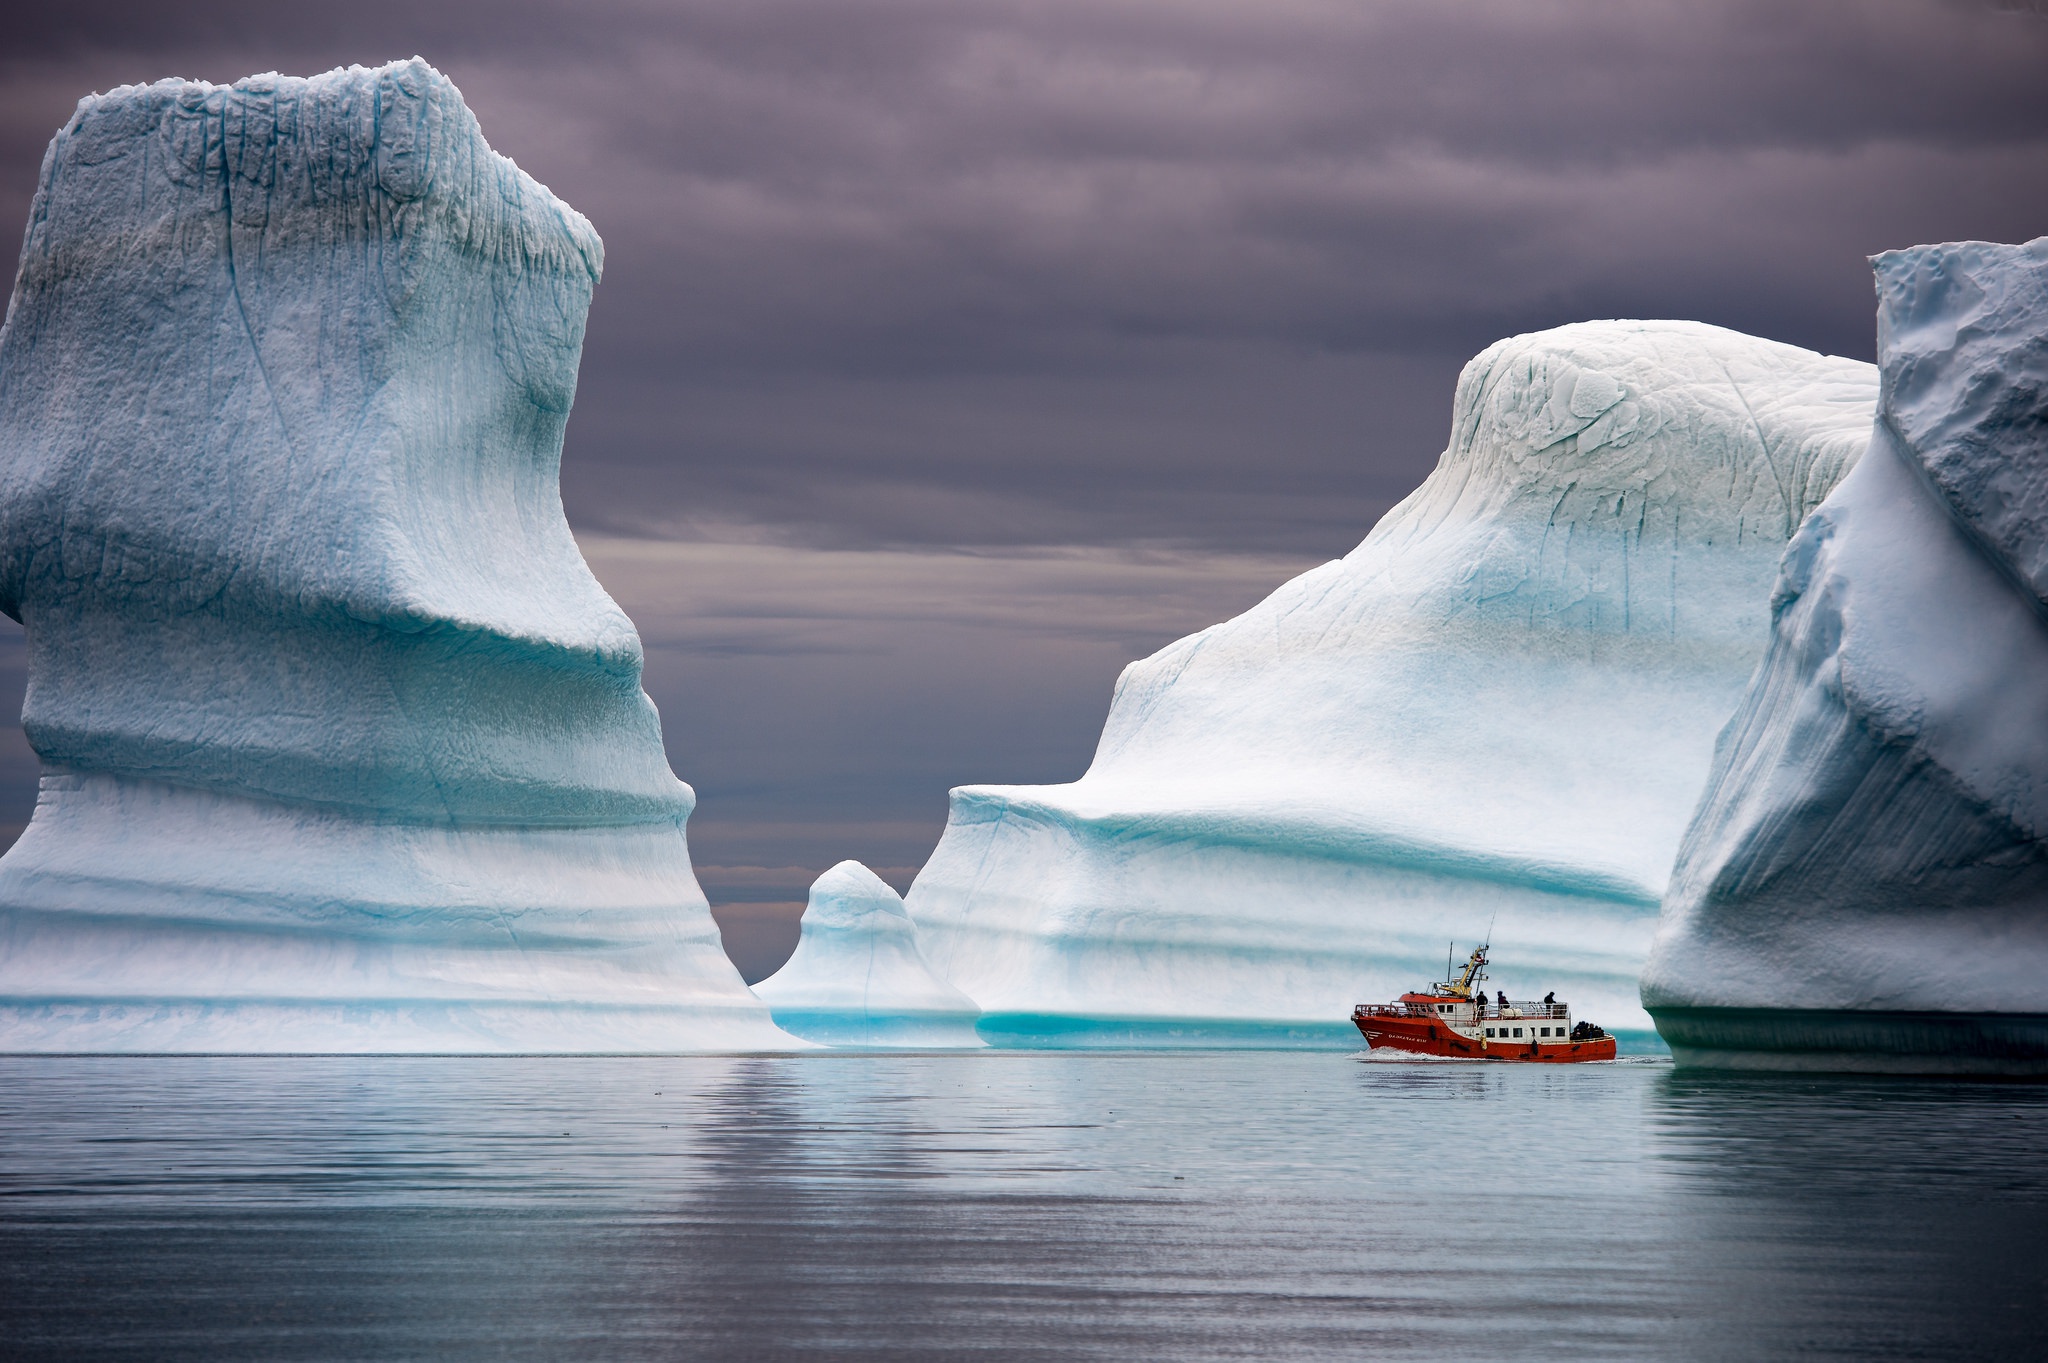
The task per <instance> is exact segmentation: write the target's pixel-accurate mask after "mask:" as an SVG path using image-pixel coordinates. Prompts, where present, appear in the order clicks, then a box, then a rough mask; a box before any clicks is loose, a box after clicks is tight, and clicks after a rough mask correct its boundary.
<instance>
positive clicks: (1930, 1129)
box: [0, 1052, 2048, 1363]
mask: <svg viewBox="0 0 2048 1363" xmlns="http://www.w3.org/2000/svg"><path fill="white" fill-rule="evenodd" d="M2044 1240H2048V1088H2044V1087H2042V1086H2037V1085H2019V1084H1991V1083H1964V1082H1942V1083H1925V1082H1916V1081H1898V1080H1885V1081H1877V1080H1857V1079H1813V1078H1806V1079H1778V1078H1742V1077H1715V1076H1698V1075H1693V1074H1688V1073H1681V1072H1677V1071H1674V1070H1673V1069H1672V1068H1671V1067H1670V1064H1669V1062H1668V1061H1660V1060H1640V1061H1627V1060H1624V1061H1620V1062H1617V1063H1614V1064H1608V1065H1591V1066H1583V1067H1575V1068H1571V1069H1549V1068H1543V1069H1538V1068H1535V1067H1528V1068H1521V1067H1510V1066H1497V1067H1479V1066H1470V1065H1459V1064H1443V1063H1437V1064H1429V1063H1398V1062H1387V1061H1378V1060H1364V1059H1361V1058H1359V1057H1357V1056H1352V1055H1345V1054H1342V1053H1317V1052H1283V1053H1255V1052H1206V1053H1205V1052H1168V1053H1142V1054H1140V1053H1132V1054H1073V1053H1063V1054H1050V1053H1026V1052H997V1053H986V1054H958V1053H954V1054H925V1055H852V1054H833V1055H806V1056H793V1057H775V1058H759V1057H718V1058H685V1059H504V1060H495V1059H493V1060H480V1059H346V1058H321V1059H305V1058H289V1059H253V1058H235V1059H161V1058H155V1059H30V1058H19V1057H15V1058H4V1059H0V1356H4V1357H6V1358H10V1359H16V1358H53V1359H93V1358H109V1359H114V1358H118V1359H149V1360H172V1359H207V1360H222V1359H264V1360H276V1359H399V1358H406V1359H413V1358H417V1359H465V1360H466V1359H547V1360H563V1359H671V1358H674V1359H760V1360H769V1359H784V1358H817V1357H826V1356H830V1357H851V1358H874V1359H889V1360H921V1359H979V1360H991V1361H993V1360H1002V1359H1013V1358H1015V1359H1025V1358H1029V1359H1086V1358H1115V1359H1171V1360H1202V1359H1260V1360H1266V1359H1292V1358H1411V1357H1412V1358H1430V1359H1436V1360H1462V1359H1471V1360H1475V1363H1496V1361H1498V1360H1508V1359H1524V1358H1557V1359H1589V1358H1610V1357H1611V1358H1621V1359H1665V1358H1669V1359H1731V1360H1737V1359H1739V1360H1756V1359H1770V1358H1787V1357H1817V1358H1844V1359H1859V1360H1862V1359H1892V1358H1958V1359H1960V1358H1972V1359H1976V1358H1990V1359H1994V1360H2000V1361H2001V1363H2003V1361H2005V1360H2017V1359H2033V1358H2040V1357H2043V1356H2044V1354H2048V1342H2044V1341H2048V1327H2044V1325H2043V1324H2042V1323H2041V1315H2042V1313H2043V1310H2044V1308H2048V1243H2044Z"/></svg>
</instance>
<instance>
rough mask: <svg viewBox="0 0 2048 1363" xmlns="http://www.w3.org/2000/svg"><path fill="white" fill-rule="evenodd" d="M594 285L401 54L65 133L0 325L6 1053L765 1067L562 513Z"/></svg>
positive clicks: (603, 599) (466, 124) (452, 106)
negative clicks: (668, 1058) (16, 662)
mask: <svg viewBox="0 0 2048 1363" xmlns="http://www.w3.org/2000/svg"><path fill="white" fill-rule="evenodd" d="M601 263H602V247H601V245H600V243H599V241H598V237H597V234H596V232H595V231H593V230H592V228H591V226H590V224H589V223H588V222H586V221H585V220H584V219H583V218H582V217H581V216H580V215H578V214H577V213H576V212H575V211H574V210H572V209H570V208H569V207H568V206H567V205H565V204H563V203H562V202H561V201H560V200H558V199H556V198H555V197H554V196H553V195H552V194H550V193H549V192H548V191H547V190H546V189H545V188H544V187H542V186H541V185H540V184H538V183H537V182H535V181H534V180H533V179H531V178H530V177H528V176H526V175H525V174H523V173H521V172H520V170H519V169H518V168H517V167H516V166H514V165H513V164H512V163H511V162H510V161H508V160H506V159H505V158H504V157H501V156H498V155H497V154H495V153H494V152H492V151H491V149H490V147H489V146H488V145H487V144H486V143H485V141H484V139H483V135H482V133H481V132H480V131H479V129H478V127H477V123H476V120H475V118H474V117H472V115H471V114H470V112H469V109H468V108H467V107H466V106H465V105H464V104H463V102H462V98H461V95H460V94H459V93H458V92H457V91H456V89H455V87H454V86H453V85H451V84H450V83H449V82H448V80H447V79H446V78H445V77H443V76H442V75H441V74H440V73H439V72H437V71H435V70H434V69H433V68H432V67H430V66H428V65H427V64H426V63H424V62H422V61H419V60H417V59H415V60H413V61H411V62H403V63H397V64H394V65H391V66H386V67H383V68H380V69H378V70H374V71H369V70H363V69H361V68H351V69H349V70H347V71H334V72H330V73H328V74H326V75H324V76H318V77H315V78H313V79H310V80H299V79H288V78H284V77H279V76H274V75H271V76H257V77H252V78H250V79H248V80H244V81H241V82H239V83H238V84H236V85H234V86H232V87H216V86H211V85H206V84H202V83H195V82H189V81H162V82H159V83H157V84H155V85H150V86H128V87H124V88H122V89H119V90H115V91H113V92H112V93H110V94H106V95H98V96H93V97H91V98H88V99H86V100H84V101H82V102H81V103H80V104H79V106H78V111H77V113H76V114H75V115H74V116H73V118H72V119H71V121H70V122H69V123H68V124H66V125H65V127H64V128H63V129H62V130H61V131H60V132H59V133H58V134H57V137H56V139H55V140H54V141H53V142H52V143H51V144H50V149H49V152H48V154H47V155H46V157H45V159H44V162H43V171H42V180H41V185H40V188H39V190H38V192H37V194H36V198H35V202H34V207H33V209H32V211H31V216H30V221H29V228H28V235H27V240H26V243H25V244H24V246H23V248H22V255H21V265H20V271H19V274H18V276H17V278H16V281H15V286H14V292H13V295H12V298H11V299H10V301H9V304H8V313H7V323H6V328H5V331H4V333H0V608H4V609H5V610H6V611H7V612H8V613H9V614H10V615H12V616H14V617H15V618H16V619H18V620H20V621H21V622H22V623H23V625H25V626H26V628H27V634H28V650H29V685H28V697H27V702H26V705H25V708H24V711H23V724H24V726H25V728H26V730H27V732H28V737H29V741H30V742H31V743H32V744H33V745H34V746H35V748H36V751H37V752H38V753H39V754H40V755H41V757H42V759H43V763H44V769H45V775H44V778H43V785H42V794H41V797H40V800H39V803H38V806H37V810H36V814H35V818H34V821H33V823H32V824H31V825H30V827H29V829H28V831H27V832H26V833H25V834H24V835H23V837H22V839H21V841H20V842H19V843H18V844H17V845H16V846H15V847H14V848H13V850H12V851H10V852H9V853H8V855H7V856H6V857H5V858H4V859H0V1049H10V1050H81V1049H87V1050H138V1049H139V1050H150V1051H172V1050H224V1051H246V1050H295V1051H325V1050H365V1049H374V1050H401V1051H402V1050H507V1049H511V1050H522V1051H560V1050H644V1049H661V1050H669V1049H693V1048H703V1047H726V1046H739V1045H747V1046H752V1045H773V1044H777V1043H781V1044H788V1039H787V1038H786V1037H784V1036H783V1035H782V1034H781V1033H780V1032H778V1031H777V1030H776V1029H775V1028H774V1027H773V1026H772V1024H771V1023H770V1021H769V1019H768V1016H767V1012H766V1010H765V1009H764V1008H763V1007H762V1006H761V1005H760V1004H759V1003H758V1002H757V1001H756V1000H755V999H754V998H753V997H752V995H750V994H749V993H748V992H747V990H746V987H745V986H744V985H743V984H742V983H741V981H740V979H739V976H738V974H737V972H735V971H734V970H733V968H732V966H731V965H730V964H729V963H728V962H727V961H726V960H725V958H724V955H723V953H722V952H721V951H720V949H719V944H718V937H717V932H716V929H715V927H714V926H713V924H712V921H711V918H710V914H709V911H708V908H707V906H706V904H705V901H704V897H703V894H702V892H701V891H700V890H699V889H698V887H697V884H696V881H695V878H694V877H693V875H692V874H691V871H690V865H689V859H688V854H687V851H686V849H685V845H684V837H683V826H684V821H685V820H686V818H687V817H688V815H689V813H690V809H691V806H692V803H693V796H692V794H691V792H690V789H689V788H688V787H687V786H685V785H683V784H682V783H681V782H680V781H678V780H676V778H675V777H674V775H673V774H672V773H671V772H670V771H669V769H668V765H667V762H666V760H665V759H664V757H663V754H662V746H661V737H660V727H659V721H658V720H657V718H656V715H655V712H654V707H653V705H652V704H651V703H650V702H649V701H648V699H647V697H646V696H645V695H644V694H642V692H641V690H640V663H641V653H640V643H639V639H638V636H637V635H636V634H635V632H634V630H633V626H632V623H631V622H630V621H629V620H627V618H626V617H625V615H624V614H623V613H622V612H621V611H620V610H619V609H618V607H617V606H616V605H614V604H613V603H612V601H611V600H610V598H608V597H607V596H606V595H605V593H604V591H603V590H602V589H601V588H600V587H599V586H598V584H597V582H596V580H595V579H594V578H593V577H592V576H591V575H590V572H589V570H588V569H587V568H586V567H585V566H584V563H583V560H582V557H581V556H580V555H579V554H578V552H577V549H576V545H575V543H574V541H573V540H572V539H571V538H570V534H569V529H568V525H567V523H566V522H565V521H564V520H563V517H562V508H561V498H560V493H559V489H558V481H557V476H558V472H559V464H560V458H561V446H562V434H563V426H564V423H565V422H566V420H567V418H568V413H569V404H570V400H571V398H572V397H573V396H574V393H575V388H576V366H577V359H578V355H579V353H580V351H581V349H582V343H583V323H584V314H585V311H586V309H587V308H588V306H589V303H590V298H591V290H592V287H593V286H594V285H595V283H596V281H597V278H598V274H599V270H600V267H601Z"/></svg>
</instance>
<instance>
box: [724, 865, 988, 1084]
mask: <svg viewBox="0 0 2048 1363" xmlns="http://www.w3.org/2000/svg"><path fill="white" fill-rule="evenodd" d="M754 992H755V993H756V994H759V995H760V996H761V997H762V998H763V999H766V1000H767V1001H768V1006H769V1007H770V1008H771V1009H773V1010H774V1013H775V1021H776V1022H777V1023H779V1024H780V1025H781V1026H782V1027H784V1028H785V1029H787V1030H788V1031H790V1032H793V1033H795V1034H796V1035H797V1036H800V1037H803V1038H805V1039H806V1040H810V1041H821V1042H824V1043H826V1044H828V1045H833V1046H979V1045H981V1044H982V1042H981V1039H980V1038H979V1037H977V1036H976V1035H975V1034H974V1020H975V1017H976V1016H977V1014H978V1013H979V1011H980V1010H979V1009H977V1008H976V1007H975V1006H974V1000H972V999H970V998H968V997H967V996H966V995H965V994H962V993H961V992H960V991H959V990H957V989H955V988H953V986H952V985H950V984H947V983H946V982H945V981H944V980H942V979H940V978H939V977H938V976H937V975H936V974H935V973H933V971H932V968H931V963H930V962H928V961H926V960H925V958H924V953H923V952H921V951H919V950H918V947H917V929H916V927H915V925H913V924H912V923H911V921H910V915H909V914H908V913H907V912H905V911H904V908H903V899H902V897H901V896H900V895H898V894H897V893H896V891H894V890H892V889H890V888H889V886H888V884H887V883H886V882H885V881H883V879H882V878H881V877H880V876H878V875H876V874H875V873H874V872H873V871H870V870H869V869H868V868H867V867H865V866H863V865H861V864H860V863H859V862H857V861H842V862H840V863H839V864H838V865H837V866H834V867H833V868H832V869H831V870H829V871H827V872H825V874H823V875H821V876H819V877H818V879H817V881H816V882H815V883H814V884H813V885H812V886H811V897H810V902H809V903H808V904H806V905H805V906H804V918H803V935H802V937H801V938H799V940H798V941H797V946H796V952H795V954H793V955H792V956H791V957H790V958H789V960H788V961H787V962H785V963H784V964H783V967H782V969H780V970H778V971H776V972H775V973H774V974H773V975H770V976H769V977H768V978H767V979H765V980H762V981H761V982H760V983H759V984H757V985H755V986H754Z"/></svg>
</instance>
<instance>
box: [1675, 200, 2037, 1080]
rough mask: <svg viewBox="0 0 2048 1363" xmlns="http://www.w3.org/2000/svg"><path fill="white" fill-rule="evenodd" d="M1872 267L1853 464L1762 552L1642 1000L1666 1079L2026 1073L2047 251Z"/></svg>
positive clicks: (1949, 254)
mask: <svg viewBox="0 0 2048 1363" xmlns="http://www.w3.org/2000/svg"><path fill="white" fill-rule="evenodd" d="M1873 264H1874V265H1875V266H1876V270H1877V294H1878V362H1879V365H1880V369H1881V372H1882V376H1883V377H1882V398H1881V402H1880V407H1879V413H1878V420H1877V422H1876V427H1875V429H1874V431H1873V432H1872V433H1871V436H1870V448H1869V451H1868V453H1866V454H1865V455H1864V456H1863V458H1862V460H1861V462H1859V463H1858V464H1857V466H1856V469H1855V471H1854V472H1853V473H1852V474H1850V476H1849V477H1848V478H1846V479H1845V480H1843V482H1842V484H1841V486H1839V487H1838V488H1836V489H1835V491H1834V492H1833V494H1832V495H1830V496H1829V497H1828V499H1827V500H1826V501H1825V502H1823V503H1822V504H1821V506H1820V508H1819V509H1818V510H1817V511H1816V512H1815V513H1814V514H1813V516H1812V517H1811V518H1809V519H1808V520H1807V522H1806V524H1805V525H1804V526H1802V527H1801V528H1800V530H1799V533H1798V535H1797V537H1796V538H1794V540H1793V541H1792V544H1791V547H1790V548H1789V550H1788V551H1787V552H1786V555H1785V561H1784V569H1783V574H1782V576H1781V577H1780V579H1779V582H1778V587H1777V593H1776V596H1775V598H1774V599H1773V601H1772V614H1773V633H1772V639H1771V646H1770V652H1769V654H1768V656H1767V657H1766V658H1765V660H1764V664H1763V666H1762V667H1761V668H1760V669H1759V670H1758V672H1757V675H1756V679H1755V681H1754V682H1753V683H1752V684H1751V686H1750V688H1749V692H1748V694H1747V696H1746V697H1745V698H1744V700H1743V702H1742V706H1741V709H1740V710H1739V711H1738V712H1737V713H1736V715H1735V717H1734V718H1733V719H1732V720H1731V721H1730V722H1729V724H1728V727H1727V729H1726V731H1725V732H1723V734H1722V735H1721V740H1720V744H1719V747H1718V749H1717V751H1716V753H1715V760H1714V768H1713V774H1712V778H1711V780H1710V781H1709V783H1708V785H1707V788H1706V793H1705V795H1704V797H1703V799H1702V801H1701V803H1700V806H1699V811H1698V814H1697V815H1696V817H1695V818H1694V820H1693V822H1692V826H1691V828H1690V829H1689V831H1688V832H1687V834H1686V837H1685V843H1684V847H1683V850H1682V852H1681V855H1680V857H1679V863H1678V869H1677V871H1676V873H1675V874H1674V876H1673V879H1672V884H1671V890H1670V893H1669V895H1668V896H1667V898H1666V899H1665V903H1664V917H1663V922H1662V924H1661V926H1660V928H1659V930H1658V934H1657V941H1656V949H1655V951H1654V953H1653V955H1652V957H1651V959H1650V963H1649V966H1648V969H1647V970H1646V972H1645V974H1644V977H1643V999H1644V1002H1645V1003H1646V1004H1647V1005H1648V1006H1649V1009H1650V1011H1651V1012H1652V1013H1653V1014H1654V1015H1655V1017H1656V1019H1657V1026H1658V1029H1659V1030H1660V1031H1661V1032H1662V1033H1663V1034H1664V1036H1665V1037H1666V1039H1667V1040H1668V1041H1669V1042H1670V1044H1671V1046H1672V1049H1673V1052H1674V1054H1675V1055H1677V1056H1678V1058H1679V1059H1680V1060H1681V1061H1687V1062H1693V1063H1701V1064H1712V1065H1728V1066H1750V1067H1767V1068H1830V1069H1840V1068H1854V1069H1899V1070H1930V1069H1931V1070H1942V1069H1957V1070H1970V1069H1978V1070H2033V1071H2048V841H2044V836H2048V237H2043V238H2040V239H2039V240H2036V241H2033V242H2031V243H2029V244H2027V245H2025V246H1996V245H1990V244H1987V243H1984V242H1961V243H1954V244H1949V245H1944V246H1923V247H1918V248H1915V249H1913V250H1910V251H1894V252H1891V253H1889V254H1886V255H1881V256H1878V257H1876V258H1875V260H1874V261H1873Z"/></svg>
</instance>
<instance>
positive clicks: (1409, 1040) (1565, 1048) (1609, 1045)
mask: <svg viewBox="0 0 2048 1363" xmlns="http://www.w3.org/2000/svg"><path fill="white" fill-rule="evenodd" d="M1351 1020H1352V1022H1354V1023H1356V1024H1357V1026H1358V1031H1359V1034H1360V1035H1361V1036H1363V1037H1364V1038H1365V1044H1366V1045H1367V1046H1369V1047H1371V1048H1372V1049H1373V1050H1376V1051H1378V1050H1390V1051H1408V1052H1411V1053H1413V1054H1415V1055H1435V1056H1443V1057H1445V1058H1447V1059H1452V1060H1507V1061H1518V1062H1521V1063H1523V1064H1535V1065H1571V1064H1578V1063H1581V1062H1584V1061H1587V1060H1612V1059H1614V1057H1615V1054H1616V1049H1615V1043H1614V1038H1613V1037H1611V1036H1603V1037H1594V1038H1591V1039H1589V1040H1586V1041H1569V1040H1567V1041H1498V1040H1495V1041H1489V1040H1487V1039H1486V1038H1484V1037H1468V1036H1465V1035H1464V1034H1462V1033H1460V1032H1458V1031H1457V1030H1456V1029H1454V1028H1452V1027H1448V1026H1446V1025H1444V1024H1443V1023H1441V1022H1438V1021H1436V1020H1435V1019H1433V1018H1427V1017H1389V1016H1387V1015H1385V1014H1368V1013H1365V1012H1363V1011H1360V1012H1358V1013H1354V1014H1353V1015H1352V1017H1351Z"/></svg>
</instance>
